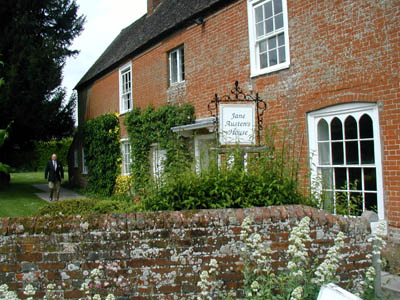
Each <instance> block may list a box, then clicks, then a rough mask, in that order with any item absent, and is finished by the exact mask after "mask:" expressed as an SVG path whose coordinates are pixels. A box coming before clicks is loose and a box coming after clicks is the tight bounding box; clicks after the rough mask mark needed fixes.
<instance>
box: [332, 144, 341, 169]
mask: <svg viewBox="0 0 400 300" xmlns="http://www.w3.org/2000/svg"><path fill="white" fill-rule="evenodd" d="M343 163H344V153H343V142H335V143H332V164H334V165H342V164H343Z"/></svg>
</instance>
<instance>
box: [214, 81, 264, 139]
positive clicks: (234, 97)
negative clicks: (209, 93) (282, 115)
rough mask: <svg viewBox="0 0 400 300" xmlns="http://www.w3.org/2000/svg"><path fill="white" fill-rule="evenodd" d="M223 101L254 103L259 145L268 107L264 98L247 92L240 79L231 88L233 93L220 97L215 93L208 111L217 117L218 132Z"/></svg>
mask: <svg viewBox="0 0 400 300" xmlns="http://www.w3.org/2000/svg"><path fill="white" fill-rule="evenodd" d="M221 103H254V104H255V109H256V118H257V140H256V144H257V145H259V144H260V142H261V132H262V129H263V115H264V112H265V110H266V109H267V104H266V103H265V101H264V100H263V99H261V98H260V96H259V94H258V93H256V94H255V96H253V95H251V94H246V93H244V92H243V90H242V89H241V88H240V87H239V81H237V80H236V81H235V87H234V88H233V89H232V90H231V93H230V94H228V95H224V96H222V97H219V96H218V94H215V96H214V99H212V100H211V102H210V103H208V111H209V112H210V114H211V116H212V117H215V120H216V121H215V124H216V126H217V130H216V132H217V133H218V132H219V128H218V126H219V125H218V124H219V120H218V118H219V105H220V104H221Z"/></svg>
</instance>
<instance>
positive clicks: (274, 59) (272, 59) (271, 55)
mask: <svg viewBox="0 0 400 300" xmlns="http://www.w3.org/2000/svg"><path fill="white" fill-rule="evenodd" d="M268 55H269V66H274V65H276V64H277V63H278V57H277V54H276V50H272V51H269V52H268Z"/></svg>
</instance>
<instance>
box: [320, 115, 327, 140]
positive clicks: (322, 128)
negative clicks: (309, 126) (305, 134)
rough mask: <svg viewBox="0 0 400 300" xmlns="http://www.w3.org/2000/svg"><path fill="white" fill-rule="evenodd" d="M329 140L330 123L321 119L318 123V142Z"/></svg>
mask: <svg viewBox="0 0 400 300" xmlns="http://www.w3.org/2000/svg"><path fill="white" fill-rule="evenodd" d="M328 140H329V128H328V123H327V122H326V121H325V120H324V119H321V120H319V122H318V141H328Z"/></svg>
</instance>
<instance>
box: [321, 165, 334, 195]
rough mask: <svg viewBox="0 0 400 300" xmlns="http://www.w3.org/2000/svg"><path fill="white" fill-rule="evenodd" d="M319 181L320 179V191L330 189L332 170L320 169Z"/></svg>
mask: <svg viewBox="0 0 400 300" xmlns="http://www.w3.org/2000/svg"><path fill="white" fill-rule="evenodd" d="M320 171H321V177H322V178H321V179H322V189H324V190H326V189H332V186H333V177H332V168H321V169H320Z"/></svg>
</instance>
